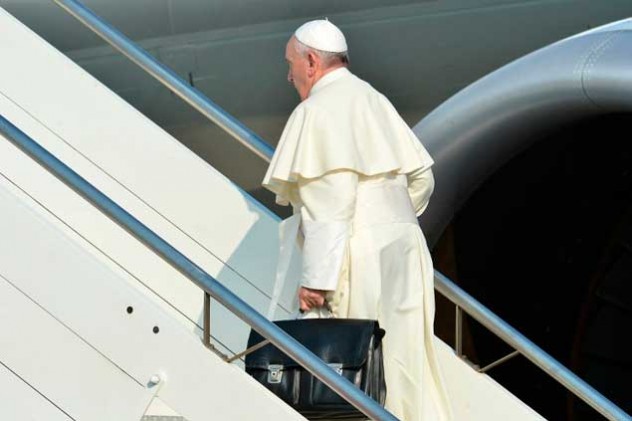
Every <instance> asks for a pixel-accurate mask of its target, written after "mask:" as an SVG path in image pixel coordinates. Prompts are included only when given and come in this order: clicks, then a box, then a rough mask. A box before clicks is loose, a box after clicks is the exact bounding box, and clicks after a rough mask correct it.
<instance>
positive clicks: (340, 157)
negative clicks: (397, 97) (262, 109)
mask: <svg viewBox="0 0 632 421" xmlns="http://www.w3.org/2000/svg"><path fill="white" fill-rule="evenodd" d="M432 164H433V161H432V158H431V157H430V155H429V154H428V152H427V151H426V150H425V149H424V147H423V146H422V145H421V143H420V142H419V139H417V137H416V136H415V134H414V133H413V132H412V130H411V129H410V128H409V127H408V125H407V124H406V122H404V120H403V119H402V118H401V117H400V115H399V114H398V113H397V111H396V110H395V108H394V107H393V105H392V104H391V103H390V102H389V101H388V99H386V98H385V97H384V95H382V94H380V93H379V92H378V91H376V90H375V89H373V88H372V87H371V86H370V85H369V84H368V83H366V82H364V81H362V80H361V79H359V78H357V77H356V76H354V75H353V74H352V73H350V72H349V71H348V70H347V69H346V68H340V69H337V70H334V71H333V72H330V73H328V74H327V75H325V76H324V77H323V78H321V79H320V80H319V81H318V82H317V83H316V85H314V87H313V88H312V90H311V91H310V95H309V97H308V98H307V99H306V100H305V101H303V102H302V103H301V104H299V105H298V107H296V109H295V110H294V112H293V113H292V115H291V116H290V118H289V120H288V122H287V124H286V126H285V129H284V130H283V134H282V135H281V139H280V141H279V144H278V146H277V149H276V152H275V154H274V157H273V158H272V162H271V163H270V167H269V168H268V172H267V173H266V176H265V178H264V180H263V183H262V184H263V186H264V187H266V188H267V189H269V190H271V191H272V192H274V193H276V195H277V202H278V203H281V204H287V203H288V202H289V189H290V187H291V184H292V183H295V182H296V181H297V180H298V178H299V177H302V178H316V177H320V176H322V175H323V174H326V173H328V172H330V171H335V170H341V169H348V170H353V171H355V172H358V173H360V174H363V175H367V176H372V175H377V174H382V173H387V172H395V173H398V174H408V173H411V172H413V171H417V170H419V169H422V168H428V167H430V166H431V165H432Z"/></svg>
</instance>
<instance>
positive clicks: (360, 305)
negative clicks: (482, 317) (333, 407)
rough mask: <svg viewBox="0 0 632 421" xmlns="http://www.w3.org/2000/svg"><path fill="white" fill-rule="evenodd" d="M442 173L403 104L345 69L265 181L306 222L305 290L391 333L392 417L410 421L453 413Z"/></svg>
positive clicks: (290, 136) (300, 117)
mask: <svg viewBox="0 0 632 421" xmlns="http://www.w3.org/2000/svg"><path fill="white" fill-rule="evenodd" d="M432 164H433V161H432V158H431V157H430V156H429V155H428V153H427V152H426V150H425V149H424V148H423V146H422V145H421V143H420V142H419V140H418V139H417V138H416V136H415V135H414V134H413V132H412V131H411V130H410V128H409V127H408V125H406V123H405V122H404V121H403V120H402V119H401V117H400V116H399V114H398V113H397V112H396V110H395V108H394V107H393V106H392V105H391V103H390V102H389V101H388V100H387V99H386V98H385V97H384V96H383V95H382V94H380V93H379V92H377V91H376V90H375V89H373V88H372V87H371V86H370V85H369V84H368V83H366V82H364V81H362V80H361V79H359V78H357V77H356V76H354V75H353V74H352V73H350V72H349V71H348V70H347V69H346V68H340V69H337V70H334V71H332V72H330V73H328V74H326V75H325V76H324V77H323V78H321V79H320V80H319V81H318V82H317V83H316V85H314V86H313V88H312V90H311V91H310V94H309V97H308V98H307V99H305V100H304V101H303V102H302V103H301V104H300V105H299V106H298V107H297V108H296V109H295V110H294V112H293V113H292V115H291V116H290V118H289V120H288V122H287V125H286V126H285V129H284V131H283V135H282V137H281V140H280V141H279V145H278V147H277V150H276V153H275V154H274V157H273V159H272V162H271V164H270V167H269V169H268V172H267V174H266V176H265V179H264V181H263V185H264V186H265V187H266V188H268V189H270V190H271V191H273V192H274V193H276V195H277V202H279V203H281V204H290V203H291V204H292V205H293V206H294V209H295V212H296V213H298V214H300V217H301V230H302V233H303V236H304V242H303V249H302V252H303V253H302V254H303V270H302V276H301V279H300V280H299V283H300V285H302V286H305V287H308V288H313V289H320V290H327V291H330V293H329V294H328V295H329V300H330V301H331V305H332V308H333V311H334V314H335V315H336V316H337V317H343V318H347V317H348V318H365V319H377V320H378V321H379V323H380V326H381V327H383V328H384V329H385V330H386V336H385V337H384V345H383V346H384V365H385V367H384V368H385V375H386V385H387V398H386V408H387V409H388V410H390V411H391V412H392V413H393V414H394V415H395V416H397V417H398V418H400V419H401V420H404V421H421V420H424V421H426V420H432V421H435V420H447V419H450V414H451V411H450V407H449V400H448V397H447V395H446V392H445V387H444V385H443V381H442V376H441V373H440V369H439V366H438V360H437V356H436V351H435V345H434V340H435V337H434V329H433V322H434V287H433V267H432V260H431V257H430V253H429V251H428V247H427V245H426V242H425V239H424V237H423V234H422V232H421V229H420V228H419V224H418V222H417V216H419V215H420V214H421V213H422V212H423V211H424V209H425V208H426V205H427V204H428V200H429V198H430V195H431V193H432V190H433V187H434V179H433V177H432V171H431V170H430V167H431V166H432ZM296 287H297V285H296V284H294V288H296Z"/></svg>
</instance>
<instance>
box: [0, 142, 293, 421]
mask: <svg viewBox="0 0 632 421" xmlns="http://www.w3.org/2000/svg"><path fill="white" fill-rule="evenodd" d="M18 153H19V152H16V154H18ZM0 232H2V233H3V236H2V240H0V273H1V274H2V277H3V278H4V279H5V282H4V284H2V287H0V288H1V289H0V297H2V298H1V300H2V301H1V302H0V308H1V310H0V319H1V320H11V319H12V318H13V319H16V323H2V324H1V325H2V327H0V332H2V336H1V338H2V342H1V343H0V348H2V350H1V351H0V358H1V359H2V361H3V362H4V363H5V364H6V365H7V367H9V368H11V370H14V371H15V372H16V373H19V374H20V376H21V377H23V378H25V379H27V380H28V381H29V383H30V384H32V385H37V386H36V388H37V390H38V391H39V392H40V393H41V394H42V395H44V396H46V398H47V399H50V400H51V401H53V402H55V404H56V405H57V406H59V407H61V408H64V411H65V412H67V413H68V414H70V415H71V416H72V418H74V419H78V420H84V419H85V420H113V419H123V420H127V419H129V420H134V419H139V418H140V417H141V415H142V414H143V413H144V412H145V411H146V409H147V406H148V404H149V401H150V400H151V398H152V397H153V395H154V393H157V394H158V395H159V396H160V397H161V399H162V400H163V401H165V402H166V403H168V404H169V405H170V406H171V407H172V408H174V409H175V410H176V411H177V412H178V413H180V414H182V415H183V416H184V417H185V418H186V419H187V420H189V421H197V420H205V419H208V417H209V411H211V410H212V411H213V414H214V416H215V417H217V418H218V419H226V420H234V419H253V418H256V417H259V416H261V417H263V419H279V420H292V419H297V420H298V419H302V417H300V416H299V415H298V414H297V413H295V412H294V411H293V410H292V409H290V408H289V407H288V406H286V405H285V404H284V403H283V402H281V401H280V400H278V399H277V398H276V397H274V396H273V395H272V394H271V393H270V392H268V391H267V390H266V389H265V388H263V386H261V385H259V384H258V383H256V382H254V381H252V380H251V379H250V377H249V376H247V375H246V374H245V373H244V372H243V371H242V370H240V369H239V368H237V367H235V366H232V365H229V364H226V363H224V362H223V361H221V360H220V359H219V358H218V357H217V356H215V355H214V354H212V353H210V352H209V351H208V350H207V349H206V348H205V347H204V346H203V345H202V344H201V342H200V340H199V338H197V337H196V336H195V335H193V334H192V333H191V332H189V331H187V330H186V328H185V327H184V326H182V325H181V324H180V323H178V322H177V321H176V320H174V319H173V318H172V317H170V315H169V314H167V313H166V312H164V311H162V310H161V309H160V308H159V307H158V306H156V305H155V304H154V303H152V302H151V301H150V300H149V299H148V298H147V297H146V296H145V295H144V294H141V293H140V292H139V291H137V290H136V289H135V288H134V287H132V286H131V285H130V279H125V275H123V274H120V273H116V272H114V271H112V270H110V269H109V268H108V267H107V265H105V264H103V262H102V261H100V260H99V259H97V258H95V257H94V256H93V255H92V254H91V253H88V250H90V248H91V246H90V245H89V244H86V243H85V241H84V240H82V239H81V238H79V237H78V236H76V235H74V234H73V233H69V232H68V231H67V230H61V229H59V221H57V220H56V218H55V217H54V216H53V215H50V214H49V213H48V212H46V211H45V210H44V209H43V208H41V207H40V206H39V205H38V204H37V203H35V202H33V201H32V200H31V199H30V198H29V197H28V196H26V195H25V194H24V193H23V192H22V191H21V190H19V189H18V188H17V187H16V186H15V185H13V184H11V183H10V182H9V181H8V180H7V179H6V178H4V177H1V178H0ZM127 278H129V277H127ZM234 396H239V397H240V402H239V403H238V404H236V403H237V402H235V401H234V400H233V399H227V397H231V398H232V397H234Z"/></svg>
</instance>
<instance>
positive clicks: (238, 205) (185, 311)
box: [0, 10, 277, 350]
mask: <svg viewBox="0 0 632 421" xmlns="http://www.w3.org/2000/svg"><path fill="white" fill-rule="evenodd" d="M0 18H1V20H2V25H1V26H0V49H1V51H2V54H3V63H7V64H8V65H4V66H2V68H0V76H1V77H0V92H1V94H2V97H0V100H2V101H3V105H2V111H3V113H6V116H7V118H9V119H11V120H12V121H14V123H15V124H17V125H19V126H20V127H21V128H22V129H23V130H24V131H25V132H27V133H28V134H29V135H31V136H32V137H34V138H36V139H38V141H39V142H41V143H42V144H43V146H45V147H46V148H48V149H49V150H51V152H53V153H54V154H56V155H57V156H58V157H59V158H61V159H63V160H64V161H65V162H66V163H68V164H70V165H71V166H72V167H73V168H74V169H75V170H76V171H77V172H79V173H80V174H81V175H82V176H84V177H85V178H87V179H88V180H89V181H90V182H92V183H93V184H94V185H96V186H97V187H98V188H99V189H101V190H102V191H104V192H105V193H106V194H108V195H110V196H111V197H112V198H113V199H114V200H116V201H117V202H118V203H120V204H121V205H122V206H124V207H125V208H126V209H128V211H130V212H131V213H132V214H134V215H136V216H137V217H138V218H139V219H141V220H143V222H144V223H146V224H147V225H148V226H149V227H150V228H152V229H153V230H155V231H156V232H158V233H159V234H160V235H161V236H163V238H165V239H166V240H167V241H169V242H171V243H172V244H174V245H175V246H176V247H178V248H179V249H180V250H182V251H183V252H184V253H185V254H187V255H188V256H189V257H190V258H191V259H192V260H194V261H195V262H196V263H197V264H199V265H200V266H201V267H203V268H204V269H205V270H206V271H208V272H209V273H210V274H212V275H214V276H217V277H218V279H219V280H220V281H221V282H223V283H224V284H225V285H227V286H229V287H230V288H231V289H232V290H233V291H236V292H237V293H238V294H239V295H240V296H241V297H243V298H244V299H246V300H247V301H248V302H249V303H250V304H252V305H253V306H255V307H256V308H260V309H262V310H263V309H264V308H265V305H266V303H267V299H266V296H265V294H263V293H262V292H261V291H267V290H269V289H271V284H272V281H273V276H274V271H275V261H276V253H277V247H276V237H277V231H276V230H277V228H276V220H275V218H273V217H271V215H270V214H269V213H268V212H267V210H264V209H262V208H260V207H259V206H258V205H257V204H255V203H253V202H250V201H248V199H247V197H245V196H244V195H243V194H242V193H241V192H240V191H239V190H238V189H236V188H235V186H234V185H233V184H232V183H231V182H230V181H229V180H227V179H226V178H224V177H223V176H221V175H220V174H219V173H217V172H216V171H215V170H213V169H212V168H211V167H209V166H208V164H206V163H205V162H203V161H202V160H201V159H199V158H198V157H197V156H195V155H194V154H192V153H191V152H190V151H189V150H188V149H186V148H184V147H183V146H182V145H181V144H180V143H178V142H177V141H176V140H175V139H173V138H172V137H170V136H169V135H168V134H166V133H165V132H164V131H162V130H161V129H160V128H159V127H157V126H156V125H154V124H153V123H151V122H150V121H149V120H147V119H146V118H144V117H143V116H142V115H140V114H139V113H138V112H137V111H136V110H134V109H133V108H132V107H131V106H129V105H128V104H127V103H125V102H124V101H122V100H121V99H120V98H118V97H117V96H116V95H114V94H112V93H111V92H110V91H109V90H107V89H106V88H105V87H103V86H102V85H101V84H100V83H98V82H97V81H96V80H95V79H93V78H92V77H91V76H89V75H87V74H86V73H85V72H84V71H83V70H82V69H80V68H79V67H78V66H76V65H75V64H73V63H72V62H70V61H69V60H68V59H67V58H66V57H65V56H63V55H62V54H60V53H59V52H57V51H55V50H54V49H52V48H51V47H50V46H48V45H47V44H46V43H45V42H43V41H42V40H41V39H39V38H38V37H37V36H36V35H35V34H33V33H32V32H31V31H29V30H28V29H27V28H25V27H23V26H22V25H21V24H20V23H19V22H17V21H15V20H14V19H13V18H12V17H11V16H9V15H8V14H6V13H5V12H4V11H2V10H0ZM25 51H28V54H25V53H24V52H25ZM25 86H28V89H25ZM77 122H81V123H80V124H77ZM209 141H212V139H209ZM121 151H125V152H124V153H121ZM14 169H15V171H16V173H15V175H12V176H11V177H14V178H16V182H17V183H18V184H19V183H22V182H24V183H25V184H28V186H25V189H27V190H29V191H30V192H31V194H32V195H33V196H34V197H36V199H37V200H39V201H41V202H42V203H43V204H44V205H45V206H46V207H47V208H49V209H51V211H52V212H53V213H55V214H56V215H57V216H58V217H59V218H60V219H62V220H63V221H64V222H66V223H67V224H68V225H70V226H72V227H73V229H74V230H76V231H77V232H79V233H80V234H81V235H82V236H84V237H85V238H87V239H88V240H89V241H90V242H91V243H93V244H94V245H95V246H97V247H98V248H99V249H100V250H102V251H103V253H104V254H105V255H106V256H108V257H109V258H110V259H111V260H112V261H113V262H116V265H119V266H121V267H122V268H124V269H125V270H126V271H128V272H129V273H131V274H133V276H134V277H135V278H136V279H138V281H139V282H140V283H142V284H144V285H147V286H148V288H149V289H151V290H152V291H153V292H155V293H156V294H157V295H158V296H159V297H161V299H159V300H158V301H161V300H164V301H166V302H168V303H169V305H168V306H167V307H173V308H175V309H177V310H178V312H181V313H182V315H183V316H184V317H182V316H180V318H181V320H182V321H184V322H185V323H188V324H189V326H190V328H191V329H196V328H195V327H194V325H193V324H194V323H195V324H197V325H198V326H201V324H202V323H201V312H202V304H203V300H202V294H201V293H200V292H199V291H198V289H197V288H196V287H194V286H192V285H191V284H190V283H189V282H188V281H186V280H185V279H184V278H183V277H182V276H181V275H180V274H179V273H177V272H176V271H174V270H172V269H171V268H169V267H166V266H165V265H164V264H163V263H162V262H160V261H158V260H157V259H156V258H155V257H154V256H153V255H151V253H148V252H147V251H146V250H145V249H144V247H142V246H139V245H138V244H135V243H134V242H133V241H130V240H129V238H128V237H127V235H126V234H124V233H122V232H120V230H117V229H111V228H110V225H111V224H110V223H109V221H105V222H104V218H100V219H99V216H98V215H95V214H94V211H92V210H90V209H89V205H82V204H80V203H77V204H72V205H71V206H68V202H67V197H66V196H65V195H56V194H49V193H50V192H49V191H48V187H46V188H42V187H41V186H42V184H41V183H40V182H31V181H32V180H31V175H30V174H28V172H25V171H23V170H22V169H21V168H20V166H14ZM4 171H9V169H5V170H4ZM17 178H20V179H19V180H17ZM44 185H45V184H44ZM37 186H40V187H39V188H38V187H37ZM219 197H221V200H217V198H219ZM246 279H249V280H251V281H252V282H253V283H256V286H253V285H252V284H251V283H249V282H248V281H246ZM139 285H140V284H139ZM140 287H141V289H145V288H144V287H142V285H141V286H140ZM213 311H214V313H213V316H212V323H213V327H214V329H213V333H214V336H215V337H217V338H219V340H220V341H222V342H223V343H226V345H227V346H228V347H229V348H231V349H233V350H240V349H243V347H244V345H245V338H246V336H247V328H246V327H245V325H243V324H240V323H239V322H237V321H236V320H235V319H234V318H232V316H230V315H228V314H227V313H226V312H225V311H223V310H222V309H220V308H218V306H214V308H213ZM187 320H188V322H187ZM226 326H232V327H231V328H230V329H229V330H228V331H225V330H223V329H225V327H226ZM235 330H238V331H239V332H240V333H241V334H240V335H235V334H234V331H235ZM235 338H238V339H235Z"/></svg>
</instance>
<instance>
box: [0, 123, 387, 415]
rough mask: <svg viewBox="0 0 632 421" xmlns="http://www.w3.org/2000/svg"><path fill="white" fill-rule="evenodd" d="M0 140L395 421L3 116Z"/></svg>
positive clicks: (324, 376) (364, 407)
mask: <svg viewBox="0 0 632 421" xmlns="http://www.w3.org/2000/svg"><path fill="white" fill-rule="evenodd" d="M0 134H3V135H4V136H5V137H6V138H7V139H9V140H10V141H11V142H12V143H13V144H15V145H16V146H17V147H19V148H20V149H21V150H22V151H24V152H25V153H26V154H27V155H28V156H30V157H31V158H33V159H34V160H35V161H36V162H37V163H39V164H40V165H41V166H43V167H44V168H45V169H46V170H48V171H49V172H50V173H51V174H53V175H54V176H55V177H57V178H59V179H60V180H62V181H63V182H64V183H66V184H67V185H68V186H69V187H71V188H72V189H73V190H74V191H76V192H77V193H78V194H80V195H81V196H82V197H84V198H85V199H87V200H88V201H89V202H90V203H92V204H93V205H94V206H95V207H97V208H98V209H99V210H100V211H101V212H103V213H104V214H105V215H107V216H108V217H109V218H110V219H112V220H113V221H114V222H116V223H117V224H119V225H120V226H121V227H123V228H124V229H125V230H127V231H128V232H129V233H131V234H132V235H134V236H135V237H136V238H137V239H138V240H140V241H141V242H142V243H143V244H145V245H146V246H147V247H149V248H150V249H152V250H153V251H154V252H156V253H157V254H158V255H159V256H161V257H162V258H163V259H164V260H165V261H166V262H168V263H169V264H171V265H172V266H173V267H175V268H176V269H177V270H179V271H180V272H181V273H182V274H184V275H185V276H187V277H188V278H189V279H190V280H191V281H193V282H194V283H195V284H196V285H197V286H198V287H200V288H201V289H202V290H203V291H204V292H206V293H208V294H209V295H210V296H211V297H213V298H214V299H215V300H217V301H218V302H219V303H220V304H222V305H223V306H224V307H226V308H227V309H228V310H230V311H231V312H232V313H233V314H235V315H236V316H237V317H239V318H240V319H241V320H243V321H244V322H246V323H247V324H249V325H250V326H251V327H252V328H253V329H255V330H256V331H257V332H259V333H260V334H261V335H262V336H263V337H265V338H267V339H269V340H270V342H272V344H274V345H275V346H276V347H277V348H279V349H280V350H281V351H283V352H284V353H286V354H287V355H288V356H289V357H291V358H292V359H293V360H294V361H296V362H298V363H299V364H301V365H302V366H303V367H304V368H306V369H307V370H308V371H309V372H310V373H312V374H313V375H314V376H316V377H317V378H318V379H319V380H321V381H322V382H323V383H325V384H326V385H327V386H329V387H330V388H331V389H332V390H334V391H335V392H336V393H338V394H339V395H340V396H342V397H343V398H344V399H346V400H347V402H349V403H351V404H352V405H353V406H355V407H356V408H358V409H359V410H360V411H362V413H364V414H365V415H366V416H368V417H370V418H372V419H375V420H384V421H397V418H395V417H394V416H393V415H392V414H391V413H389V412H388V411H387V410H385V409H384V408H382V407H381V406H380V405H379V404H378V403H377V402H375V401H374V400H373V399H371V398H370V397H368V396H367V395H366V394H365V393H364V392H363V391H361V390H360V389H358V388H357V387H356V386H355V385H354V384H353V383H351V382H350V381H349V380H347V379H346V378H344V377H342V376H340V375H339V374H337V373H336V372H335V371H334V370H333V369H332V368H331V367H329V366H328V365H327V364H325V363H324V362H323V361H322V360H321V359H320V358H318V357H317V356H316V355H314V354H313V353H312V352H311V351H309V350H308V349H307V348H305V347H304V346H303V345H301V344H300V343H299V342H297V341H296V340H295V339H294V338H292V337H291V336H290V335H288V334H287V333H285V331H283V330H281V329H280V328H279V327H278V326H277V325H275V324H274V323H272V322H270V321H269V320H268V319H266V318H265V317H264V316H263V315H261V314H260V313H258V312H257V311H256V310H255V309H254V308H252V307H251V306H249V305H248V304H247V303H246V302H244V301H243V300H242V299H241V298H239V297H238V296H237V295H235V294H234V293H233V292H232V291H230V290H229V289H228V288H226V287H225V286H223V285H222V284H220V283H219V282H218V281H217V280H216V279H215V278H213V277H212V276H211V275H209V274H208V273H206V272H205V271H204V270H203V269H202V268H200V267H199V266H197V265H196V264H195V263H193V262H192V261H191V260H189V258H187V257H186V256H185V255H183V254H182V253H180V252H179V251H178V250H177V249H175V248H174V247H172V246H171V245H170V244H169V243H167V242H166V241H165V240H163V239H162V238H161V237H160V236H159V235H158V234H156V233H154V232H153V231H152V230H150V229H149V228H148V227H147V226H145V225H144V224H143V223H142V222H140V221H139V220H138V219H136V218H135V217H134V216H132V215H131V214H129V213H128V212H127V211H126V210H125V209H123V208H121V207H120V206H119V205H117V204H116V203H115V202H114V201H112V200H111V199H110V198H109V197H107V196H106V195H104V194H103V193H101V192H100V191H99V190H98V189H97V188H96V187H94V186H93V185H92V184H90V183H89V182H88V181H86V180H85V179H84V178H83V177H81V176H80V175H79V174H77V173H76V172H74V171H73V170H72V169H71V168H69V167H68V166H67V165H66V164H64V163H63V162H61V161H60V160H59V159H57V158H56V157H55V156H54V155H52V154H51V153H50V152H48V151H47V150H46V149H44V148H43V147H42V146H40V145H39V144H38V143H37V142H35V141H34V140H33V139H31V138H30V137H29V136H28V135H26V134H25V133H24V132H22V131H21V130H20V129H18V128H17V127H15V126H14V125H13V124H12V123H11V122H10V121H8V120H7V119H5V118H4V116H2V115H0Z"/></svg>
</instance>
